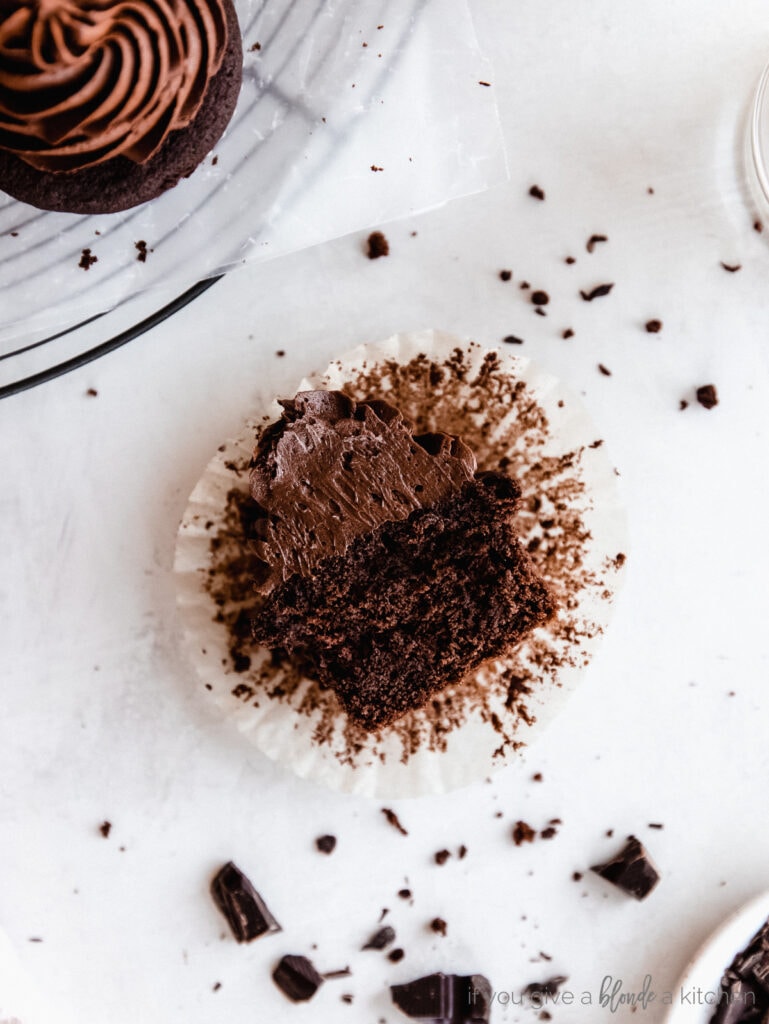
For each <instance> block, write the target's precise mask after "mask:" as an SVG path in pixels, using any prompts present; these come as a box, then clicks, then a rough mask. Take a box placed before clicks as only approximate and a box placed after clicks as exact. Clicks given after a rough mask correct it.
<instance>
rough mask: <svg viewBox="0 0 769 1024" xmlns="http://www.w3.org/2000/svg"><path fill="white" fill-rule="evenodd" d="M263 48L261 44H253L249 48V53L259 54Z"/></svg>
mask: <svg viewBox="0 0 769 1024" xmlns="http://www.w3.org/2000/svg"><path fill="white" fill-rule="evenodd" d="M261 48H262V44H261V43H252V44H251V46H249V48H248V52H249V53H258V52H259V51H260V50H261Z"/></svg>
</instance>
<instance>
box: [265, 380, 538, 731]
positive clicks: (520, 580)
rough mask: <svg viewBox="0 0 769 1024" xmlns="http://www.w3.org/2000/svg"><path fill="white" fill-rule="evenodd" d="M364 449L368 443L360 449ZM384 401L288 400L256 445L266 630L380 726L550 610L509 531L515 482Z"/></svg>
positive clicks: (358, 715)
mask: <svg viewBox="0 0 769 1024" xmlns="http://www.w3.org/2000/svg"><path fill="white" fill-rule="evenodd" d="M364 455H365V457H364ZM474 470H475V460H474V457H473V456H472V453H471V452H470V451H469V449H467V448H466V446H464V445H462V443H461V441H458V439H456V438H451V437H450V436H449V435H443V434H430V435H423V436H421V437H420V436H415V435H413V434H412V432H411V429H410V425H409V424H408V423H407V422H406V421H404V420H403V418H402V417H401V415H400V413H399V412H398V411H397V410H395V409H394V408H393V407H392V406H389V405H387V404H386V403H383V402H371V403H359V404H356V403H354V402H353V401H352V400H351V399H349V398H347V397H346V396H344V395H341V394H340V393H334V392H311V393H308V394H307V395H305V396H302V395H299V396H297V398H296V399H295V400H293V402H291V403H286V414H285V415H284V418H283V419H282V420H281V421H280V422H279V423H277V424H274V425H273V426H272V427H270V428H268V430H267V431H266V432H265V434H264V436H263V438H262V442H261V443H260V446H259V448H258V449H257V453H256V455H255V459H254V468H253V470H252V477H251V484H252V494H253V495H254V497H255V498H256V499H257V501H258V502H259V505H260V510H261V517H262V519H261V524H260V525H261V530H260V532H261V541H260V543H259V553H260V555H261V557H262V558H263V566H264V578H263V580H262V582H261V587H262V590H263V592H264V603H263V605H262V607H261V609H260V613H259V614H258V616H257V617H256V618H255V620H254V623H253V630H254V638H255V639H256V640H257V641H258V642H259V643H261V644H264V645H266V646H268V647H270V648H273V649H280V650H283V651H285V652H287V653H288V654H289V655H290V656H291V657H292V658H295V659H300V660H301V661H302V663H303V664H305V665H306V666H307V667H308V670H309V671H310V672H311V674H313V675H314V676H315V677H316V678H317V679H318V680H319V681H320V682H322V683H323V684H325V685H327V686H329V687H332V688H333V689H334V691H335V692H336V694H337V696H338V698H339V700H340V702H341V704H342V706H343V707H344V709H345V711H346V712H347V713H348V715H350V716H351V717H352V718H353V719H354V720H355V721H357V722H359V723H360V724H361V725H362V726H364V727H365V728H366V729H369V730H374V729H376V728H379V727H381V726H383V725H386V724H387V723H388V722H391V721H392V720H393V719H394V718H396V717H398V716H400V715H402V714H403V713H404V712H406V711H408V710H410V709H412V708H416V707H420V706H422V705H423V704H424V703H425V702H426V701H427V700H429V698H430V695H431V694H433V693H435V692H436V691H438V690H440V689H442V688H443V687H445V686H446V685H448V684H450V683H454V682H459V681H460V680H461V679H462V678H463V677H464V676H465V675H466V674H467V673H468V672H469V671H471V670H472V669H474V668H476V667H477V666H478V665H480V664H481V663H482V662H483V661H485V660H487V659H489V658H492V657H494V656H495V655H498V654H501V653H503V652H504V651H506V650H509V649H510V647H511V646H513V645H514V644H516V643H517V642H518V641H519V640H521V639H522V638H523V637H524V636H525V635H526V633H528V632H529V631H530V630H531V629H532V628H533V627H535V626H536V625H539V624H540V623H542V622H544V621H545V620H546V619H547V618H548V617H549V615H550V614H551V613H552V611H553V607H552V601H551V598H550V595H549V594H548V591H547V588H546V586H545V584H544V583H543V582H542V581H541V580H540V579H539V578H538V577H537V575H536V573H535V571H534V569H533V566H532V564H531V562H530V560H529V558H528V556H527V554H526V552H525V551H524V550H523V548H522V547H521V545H520V543H519V541H518V540H517V538H516V536H515V532H514V528H513V524H512V516H513V513H514V510H515V506H516V502H517V501H518V498H519V489H518V485H517V484H516V482H515V481H514V480H511V479H510V478H508V477H506V476H505V475H503V474H500V473H482V474H477V475H476V474H475V472H474Z"/></svg>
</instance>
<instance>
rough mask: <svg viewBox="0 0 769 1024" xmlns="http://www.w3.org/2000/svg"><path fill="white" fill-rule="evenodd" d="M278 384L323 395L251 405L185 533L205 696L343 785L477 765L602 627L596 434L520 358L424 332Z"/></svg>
mask: <svg viewBox="0 0 769 1024" xmlns="http://www.w3.org/2000/svg"><path fill="white" fill-rule="evenodd" d="M265 386H267V384H265ZM295 390H296V392H297V393H298V394H301V393H302V392H313V393H314V392H317V391H319V390H322V392H323V394H322V395H320V396H319V395H317V394H312V395H310V396H305V397H298V398H295V399H292V400H290V401H289V402H287V403H284V406H283V408H282V409H281V406H280V405H278V403H272V404H271V405H270V406H269V407H268V408H266V409H259V410H255V411H254V415H253V417H252V418H251V419H249V420H247V421H246V423H245V424H244V427H243V430H242V432H241V433H240V434H239V435H238V436H237V437H236V438H234V439H233V440H231V441H227V442H224V443H223V444H222V445H221V446H220V448H219V450H218V451H217V453H216V455H215V456H214V458H213V459H212V460H211V462H210V463H209V465H208V467H207V469H206V470H205V472H204V473H203V476H202V477H201V479H200V481H199V482H198V485H197V486H196V487H195V489H194V491H193V493H192V495H191V497H190V501H189V505H188V507H187V510H186V512H185V514H184V517H183V521H182V524H181V526H180V530H179V535H178V539H177V546H176V559H175V566H174V568H175V572H176V577H177V593H178V604H179V610H180V613H181V620H182V626H183V630H184V635H185V638H186V648H187V651H188V653H189V655H190V658H191V660H192V662H193V664H194V665H195V668H196V669H197V673H198V676H199V680H200V682H199V684H198V685H199V686H200V690H201V693H204V694H205V695H206V699H207V700H210V699H213V701H214V702H215V704H216V705H217V707H218V708H219V709H220V710H221V711H222V713H223V714H224V715H226V717H227V718H228V719H229V720H230V721H232V722H233V723H234V724H235V725H236V727H237V728H238V729H239V730H240V731H241V732H242V733H243V735H244V736H246V737H247V738H248V739H249V740H250V741H251V742H252V743H253V744H254V745H255V746H256V747H257V748H258V749H259V750H260V751H262V752H263V753H265V754H266V755H268V756H269V757H271V758H273V759H274V760H277V761H280V762H282V763H284V764H286V765H288V766H290V767H291V768H292V769H293V770H294V771H295V772H297V774H299V775H301V776H303V777H307V778H311V779H313V780H316V781H319V782H323V783H325V784H327V785H329V786H331V787H333V788H336V789H342V790H347V791H353V792H357V793H361V794H366V795H370V796H374V795H376V796H379V797H385V796H387V797H404V796H415V795H419V794H424V793H439V792H445V791H447V790H450V789H452V788H454V787H456V786H461V785H466V784H467V783H469V782H472V781H474V780H477V779H481V778H484V777H486V776H487V775H488V774H489V773H490V772H493V771H494V770H495V769H497V768H501V767H503V766H504V765H505V764H506V763H507V762H509V761H510V760H512V759H514V758H515V757H516V756H517V754H518V752H519V751H520V750H521V749H522V748H525V747H526V746H527V745H528V744H530V743H532V742H533V741H534V740H535V739H536V737H537V736H538V734H539V733H540V732H541V730H542V729H543V728H544V727H545V726H546V725H547V723H548V722H549V721H551V720H552V719H553V718H554V717H555V716H556V715H557V714H558V712H559V710H560V709H561V708H562V707H563V705H564V703H565V701H566V698H567V697H568V695H569V693H570V692H571V691H572V690H573V689H574V688H575V687H576V686H577V684H578V683H579V682H580V681H581V679H582V678H583V677H584V669H585V667H586V666H587V665H588V664H589V662H590V659H591V656H592V653H593V651H594V650H595V648H596V645H597V643H598V641H599V639H600V636H601V634H602V633H603V631H604V629H605V626H606V624H607V622H608V619H609V613H610V609H611V604H612V598H613V596H614V593H615V591H616V589H617V587H618V585H619V581H620V579H621V577H622V575H623V571H624V565H625V557H626V552H627V547H626V545H627V535H626V527H625V516H624V511H623V509H622V505H621V502H620V500H619V493H618V487H617V475H616V472H615V470H614V468H613V466H612V465H611V463H610V462H609V460H608V458H607V455H606V447H605V446H604V445H603V443H602V439H601V437H600V434H598V432H597V431H596V428H595V426H594V424H593V423H592V420H591V419H590V417H589V416H588V415H587V413H586V412H585V409H584V406H583V405H582V403H581V401H580V399H579V398H578V396H575V395H573V394H571V393H570V392H569V391H568V390H567V389H565V388H564V387H563V386H562V385H561V384H560V383H559V382H558V381H557V380H556V379H555V378H553V377H552V376H551V375H549V374H547V373H546V372H544V371H542V370H541V369H539V368H537V367H536V365H534V364H532V363H530V362H529V361H528V360H526V359H522V358H520V357H515V356H513V355H511V354H510V353H508V352H507V351H504V352H498V351H495V350H493V349H488V348H485V347H483V346H481V345H479V344H477V343H475V342H460V341H459V340H458V339H456V338H453V337H451V336H450V335H446V334H443V333H441V332H438V331H422V332H419V333H416V334H400V335H395V336H394V337H392V338H389V339H387V340H386V341H384V342H382V343H380V344H377V345H362V346H360V347H359V348H357V349H355V350H354V351H352V352H350V353H348V354H347V355H346V356H343V357H342V358H340V359H339V360H335V361H334V362H333V363H332V364H331V365H330V366H329V367H328V369H327V370H326V371H325V372H324V373H323V374H319V375H317V376H314V377H312V378H310V379H306V380H304V381H302V382H301V383H300V384H299V386H298V388H296V389H295ZM412 424H413V426H412ZM460 438H461V439H462V440H461V441H460V440H459V439H460ZM284 448H285V452H284ZM255 449H256V456H255ZM412 449H413V450H412ZM377 451H378V452H379V454H378V455H374V454H373V453H374V452H377ZM393 452H396V453H398V454H397V457H396V458H393V457H392V453H393ZM407 455H410V456H411V457H412V459H414V460H415V461H414V463H413V466H408V465H407V467H406V468H405V469H404V468H403V466H402V465H399V462H402V460H403V458H405V457H406V456H407ZM380 459H381V460H383V461H382V468H381V469H380V468H376V466H377V460H380ZM317 460H319V461H320V464H321V465H322V466H325V467H326V468H330V467H332V469H331V472H330V473H329V474H326V473H321V474H318V472H317V465H316V461H317ZM356 461H358V465H357V466H356ZM406 461H407V463H408V459H406ZM307 473H310V474H311V476H308V475H307ZM312 474H314V475H312ZM396 479H397V482H396ZM321 480H326V483H325V484H322V483H320V481H321ZM428 481H429V483H428ZM305 483H307V484H309V485H310V486H309V488H308V487H306V486H305ZM319 483H320V486H319ZM420 486H421V487H422V488H424V489H423V490H422V491H420V490H419V487H420ZM252 490H253V493H252ZM310 492H312V500H311V501H309V500H308V496H309V495H310ZM377 496H378V497H377ZM380 499H381V504H380ZM334 503H335V504H336V505H337V506H338V509H339V510H338V511H337V510H336V509H335V507H334ZM287 504H288V505H289V506H292V507H293V509H294V512H293V513H292V515H290V516H287V515H286V514H285V509H286V507H287ZM302 506H304V507H302ZM329 512H330V513H331V514H330V515H329ZM265 513H266V514H265ZM334 515H336V516H337V517H338V518H337V519H334V518H333V517H334ZM383 519H384V520H385V521H382V520H383ZM255 581H257V582H258V587H255V585H254V583H255ZM551 610H552V612H551ZM465 616H466V617H467V621H464V618H465ZM548 616H549V617H548ZM254 624H256V625H254ZM404 626H405V628H403V627H404ZM431 633H435V634H436V635H435V637H434V638H433V637H431ZM256 637H258V638H259V641H260V642H257V641H256ZM345 637H347V638H348V639H349V640H350V641H351V642H349V643H347V644H346V642H345ZM411 659H413V666H414V668H408V667H407V662H408V661H409V660H411ZM461 665H464V666H465V670H464V672H463V671H462V670H461V668H460V666H461ZM416 666H419V667H418V668H417V667H416ZM401 675H402V677H403V680H406V679H408V685H405V683H403V684H402V682H401V679H400V676H401ZM369 684H371V686H370V687H369Z"/></svg>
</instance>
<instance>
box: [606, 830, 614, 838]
mask: <svg viewBox="0 0 769 1024" xmlns="http://www.w3.org/2000/svg"><path fill="white" fill-rule="evenodd" d="M613 835H614V829H613V828H607V829H606V838H607V839H611V837H612V836H613Z"/></svg>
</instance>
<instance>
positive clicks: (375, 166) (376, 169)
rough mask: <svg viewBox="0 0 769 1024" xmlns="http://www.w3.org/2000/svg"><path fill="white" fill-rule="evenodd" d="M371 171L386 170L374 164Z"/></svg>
mask: <svg viewBox="0 0 769 1024" xmlns="http://www.w3.org/2000/svg"><path fill="white" fill-rule="evenodd" d="M353 88H355V86H353ZM371 170H372V171H383V170H384V167H377V165H376V164H372V165H371Z"/></svg>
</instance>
